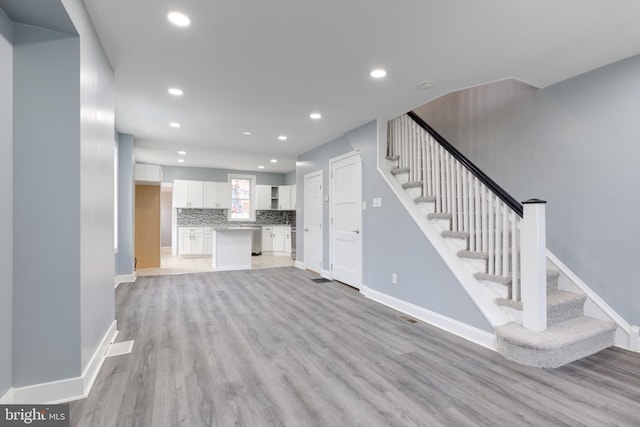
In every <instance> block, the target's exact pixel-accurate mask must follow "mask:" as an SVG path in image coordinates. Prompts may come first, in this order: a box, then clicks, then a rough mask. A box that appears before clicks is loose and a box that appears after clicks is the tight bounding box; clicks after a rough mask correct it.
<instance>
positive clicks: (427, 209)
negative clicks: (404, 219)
mask: <svg viewBox="0 0 640 427" xmlns="http://www.w3.org/2000/svg"><path fill="white" fill-rule="evenodd" d="M418 206H420V212H422V213H423V214H425V215H428V214H430V213H434V212H435V211H436V204H435V203H425V202H421V203H419V204H418Z"/></svg>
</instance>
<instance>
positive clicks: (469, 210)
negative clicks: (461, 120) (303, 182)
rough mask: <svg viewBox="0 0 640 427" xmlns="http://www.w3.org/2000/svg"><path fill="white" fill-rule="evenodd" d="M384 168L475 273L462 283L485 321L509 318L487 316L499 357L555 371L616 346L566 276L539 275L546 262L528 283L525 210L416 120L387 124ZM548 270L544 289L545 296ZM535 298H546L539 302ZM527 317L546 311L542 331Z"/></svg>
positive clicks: (611, 326) (610, 330)
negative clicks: (562, 284) (565, 286)
mask: <svg viewBox="0 0 640 427" xmlns="http://www.w3.org/2000/svg"><path fill="white" fill-rule="evenodd" d="M386 163H387V170H388V171H389V172H390V174H391V176H392V177H393V179H395V180H397V182H398V183H400V184H401V185H400V186H398V188H401V190H400V191H401V192H404V193H405V194H404V197H410V198H411V199H412V200H413V203H414V204H415V207H416V208H417V209H418V210H419V213H420V215H419V216H418V221H421V222H424V223H425V224H423V225H424V226H425V227H430V228H431V230H432V231H434V230H435V231H437V234H434V233H433V232H430V233H429V234H430V235H431V236H432V237H431V238H432V239H443V240H444V241H445V242H446V245H445V246H446V247H447V248H448V249H446V250H449V251H451V253H452V254H455V255H456V256H457V259H459V260H460V261H461V262H460V263H453V264H455V265H456V266H457V265H461V266H462V268H464V269H466V270H467V272H468V273H470V274H466V273H461V274H460V275H459V276H457V277H465V280H464V282H465V283H464V284H463V285H464V286H465V289H466V290H467V292H469V294H470V295H471V296H472V298H473V299H474V301H476V304H478V305H479V308H480V309H481V311H482V312H483V313H485V316H487V314H486V313H490V312H492V310H495V309H496V308H497V309H499V310H500V311H501V312H502V313H503V315H504V316H487V319H488V320H489V321H490V322H491V323H492V325H493V326H494V328H495V333H496V346H497V351H498V352H499V353H500V354H501V355H503V356H504V357H505V358H507V359H509V360H512V361H514V362H517V363H520V364H523V365H528V366H535V367H541V368H555V367H559V366H562V365H564V364H566V363H570V362H572V361H575V360H578V359H580V358H583V357H586V356H589V355H591V354H594V353H596V352H598V351H600V350H603V349H605V348H607V347H610V346H612V345H613V344H614V335H615V332H616V327H617V325H616V323H614V322H611V321H606V320H600V319H595V318H592V317H588V316H585V315H584V304H585V300H586V297H585V295H583V294H579V293H574V292H568V291H564V290H560V289H559V288H558V278H559V276H560V273H559V272H558V271H557V270H555V269H551V268H549V269H547V268H546V267H542V269H540V267H539V266H540V265H543V266H544V265H546V258H544V256H543V259H542V261H541V263H540V262H539V263H538V264H537V267H536V268H538V270H539V271H538V272H537V274H538V276H537V277H538V278H540V280H539V282H541V283H538V284H537V285H536V283H535V280H532V279H530V278H529V277H530V276H531V274H530V272H531V266H532V265H534V264H531V253H532V252H531V251H530V250H529V249H527V251H528V252H523V248H525V247H530V246H525V245H524V242H525V241H526V242H530V241H531V239H532V237H531V236H530V235H525V233H524V232H523V229H524V228H525V227H523V213H524V212H526V211H525V210H524V209H523V206H522V205H521V204H520V203H518V202H517V201H515V200H514V199H513V198H512V197H511V196H509V195H508V194H507V193H506V192H505V191H504V190H503V189H502V188H500V187H499V186H498V185H497V184H495V182H493V181H492V180H491V179H490V178H489V177H487V176H486V175H485V174H484V173H483V172H482V171H480V170H479V169H478V168H477V167H476V166H475V165H473V163H471V162H470V161H469V160H468V159H466V158H465V157H464V156H463V155H462V154H461V153H460V152H458V151H457V150H456V149H455V148H454V147H452V146H451V145H450V144H449V143H448V142H446V141H445V140H444V139H443V138H442V137H441V136H440V135H438V134H437V133H436V132H435V131H434V130H433V129H431V128H430V127H429V126H428V125H427V124H426V123H424V122H423V121H422V120H421V119H420V118H419V117H417V116H416V115H415V114H413V113H409V114H408V115H403V116H401V117H398V118H396V119H394V120H392V121H390V122H389V124H388V135H387V152H386ZM532 202H533V203H537V202H539V201H535V200H534V201H532ZM529 212H531V211H529ZM527 215H530V214H527ZM414 218H415V216H414ZM543 223H544V221H543ZM423 230H424V228H423ZM425 234H427V233H425ZM428 237H429V236H428ZM534 238H535V237H534ZM526 239H529V240H526ZM541 241H542V242H543V244H544V241H545V240H544V235H543V236H542V240H541ZM432 243H433V240H432ZM543 249H544V246H543ZM523 253H526V254H527V257H526V258H524V257H523ZM523 258H524V259H523ZM526 263H529V264H526ZM523 265H524V266H525V268H526V272H527V275H523V274H522V271H523ZM450 268H451V265H450ZM455 268H458V267H455ZM452 270H453V268H452ZM545 270H546V289H541V288H545V284H544V271H545ZM468 277H471V279H470V280H468V279H466V278H468ZM525 278H526V279H525ZM523 283H524V285H523ZM535 286H538V288H532V287H535ZM525 290H526V295H527V297H526V298H528V299H525V298H523V295H522V294H523V292H524V291H525ZM532 291H533V295H536V294H537V295H546V298H542V302H541V303H539V302H536V300H535V298H531V297H530V295H532ZM478 295H480V296H482V295H484V296H486V298H485V297H484V296H482V297H479V296H478ZM474 296H475V298H474ZM523 299H525V301H524V302H523ZM487 301H489V302H488V303H487ZM545 302H546V308H545ZM491 304H493V307H487V305H491ZM540 304H541V305H540ZM523 309H526V310H529V311H528V312H527V313H533V315H534V317H535V314H536V313H535V310H539V311H541V316H542V319H541V324H542V327H539V326H535V327H532V326H531V325H533V324H534V323H531V321H530V320H527V319H531V318H532V317H531V316H532V315H531V314H528V315H525V314H524V311H523ZM545 313H546V316H545ZM539 324H540V323H538V325H539ZM525 326H527V327H525Z"/></svg>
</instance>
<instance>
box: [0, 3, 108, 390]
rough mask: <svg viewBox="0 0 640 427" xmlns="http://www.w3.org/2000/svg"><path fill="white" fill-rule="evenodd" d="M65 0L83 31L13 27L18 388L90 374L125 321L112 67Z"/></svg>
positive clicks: (25, 7) (77, 6)
mask: <svg viewBox="0 0 640 427" xmlns="http://www.w3.org/2000/svg"><path fill="white" fill-rule="evenodd" d="M61 3H62V5H63V6H64V10H65V11H66V13H68V15H69V18H70V20H71V21H72V22H73V26H74V27H75V28H73V31H72V33H73V34H67V33H61V32H56V31H50V30H47V29H42V28H39V27H36V26H33V25H22V24H15V25H14V57H13V60H14V68H13V71H14V75H13V90H14V110H13V112H14V117H13V130H14V143H13V149H14V150H13V184H14V186H13V195H14V201H13V218H14V229H15V230H21V232H20V234H19V238H16V239H14V242H13V254H14V264H13V271H14V294H13V325H12V327H13V329H12V334H13V349H12V350H13V353H12V356H13V386H14V387H21V386H27V385H32V384H37V383H43V382H48V381H54V380H61V379H68V378H73V377H78V376H80V375H82V373H83V372H84V369H85V368H86V367H87V365H88V362H89V360H90V359H91V357H92V356H93V355H94V354H95V352H96V350H97V349H98V345H99V343H100V342H101V341H102V338H103V337H104V335H105V333H106V332H107V330H108V328H109V326H110V325H111V324H112V322H113V321H114V291H113V284H114V282H113V275H114V257H113V219H114V218H113V215H114V213H113V191H114V188H113V173H114V171H113V147H114V119H113V117H114V99H113V71H112V70H111V68H110V66H109V64H108V61H107V59H106V56H105V55H104V52H103V50H102V47H101V45H100V43H99V40H98V38H97V36H96V34H95V32H94V30H93V27H92V26H91V22H90V20H89V18H88V16H87V14H86V11H85V9H84V5H83V3H82V2H81V0H62V1H61ZM13 5H16V6H19V9H20V13H23V12H24V13H25V15H23V16H29V15H33V16H39V17H41V18H42V17H43V16H44V15H42V14H39V13H38V12H39V11H40V9H39V5H38V4H36V2H23V3H18V2H16V3H13ZM31 8H33V9H34V10H32V9H31ZM45 18H46V16H45ZM58 18H59V17H58ZM51 19H52V20H53V21H56V22H57V23H59V19H57V18H56V17H51ZM76 29H77V33H76V31H75V30H76ZM78 35H79V37H78ZM81 40H82V42H81ZM81 70H82V73H83V75H82V78H81Z"/></svg>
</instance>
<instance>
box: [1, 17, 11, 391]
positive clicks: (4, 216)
mask: <svg viewBox="0 0 640 427" xmlns="http://www.w3.org/2000/svg"><path fill="white" fill-rule="evenodd" d="M12 45H13V27H12V24H11V21H9V19H8V18H7V16H6V15H5V14H4V12H3V11H2V9H1V8H0V75H1V76H2V78H1V79H0V150H2V153H3V155H2V156H1V157H0V200H2V205H3V207H4V209H0V398H2V396H3V395H4V394H5V393H6V392H7V390H9V388H11V383H12V379H11V352H12V347H13V346H12V338H11V328H12V316H13V312H12V299H13V121H12V118H13V47H12Z"/></svg>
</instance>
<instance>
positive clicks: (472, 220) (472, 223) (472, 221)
mask: <svg viewBox="0 0 640 427" xmlns="http://www.w3.org/2000/svg"><path fill="white" fill-rule="evenodd" d="M475 179H476V177H475V176H473V175H471V174H469V250H470V251H475V250H477V249H476V248H477V239H476V217H477V216H476V215H477V211H478V208H477V204H476V203H477V200H478V194H477V187H476V186H475Z"/></svg>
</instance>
